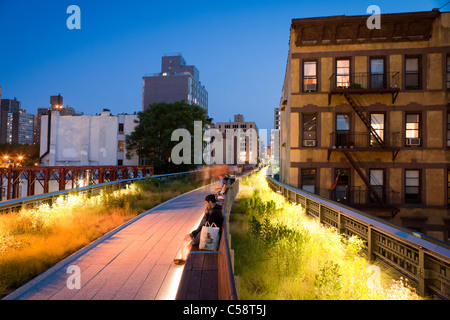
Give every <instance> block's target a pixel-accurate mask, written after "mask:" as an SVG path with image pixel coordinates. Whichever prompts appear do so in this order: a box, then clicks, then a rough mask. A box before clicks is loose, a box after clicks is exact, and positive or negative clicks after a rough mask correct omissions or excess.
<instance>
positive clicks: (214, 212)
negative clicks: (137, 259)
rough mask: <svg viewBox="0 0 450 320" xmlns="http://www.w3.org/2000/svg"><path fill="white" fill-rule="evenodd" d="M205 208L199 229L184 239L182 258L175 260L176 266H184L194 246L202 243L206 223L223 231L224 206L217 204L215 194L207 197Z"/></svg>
mask: <svg viewBox="0 0 450 320" xmlns="http://www.w3.org/2000/svg"><path fill="white" fill-rule="evenodd" d="M205 206H206V207H205V212H204V216H203V219H202V221H201V222H200V224H199V226H198V228H197V229H195V230H194V231H192V232H191V233H190V234H187V235H186V236H185V237H184V239H183V243H182V246H181V258H180V259H175V260H174V261H173V262H174V263H175V264H176V265H184V264H185V263H186V259H187V255H188V253H189V251H190V250H191V248H192V246H194V245H198V244H199V243H200V232H201V231H202V227H203V226H204V225H205V224H206V223H209V224H210V225H211V224H213V223H214V224H215V225H216V226H217V227H218V228H220V229H221V231H222V224H223V214H222V206H220V205H219V204H217V203H216V196H215V195H214V194H209V195H207V196H206V198H205Z"/></svg>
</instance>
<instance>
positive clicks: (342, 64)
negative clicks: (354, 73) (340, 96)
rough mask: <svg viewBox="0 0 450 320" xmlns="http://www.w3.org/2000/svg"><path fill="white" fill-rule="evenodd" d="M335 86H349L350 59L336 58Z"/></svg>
mask: <svg viewBox="0 0 450 320" xmlns="http://www.w3.org/2000/svg"><path fill="white" fill-rule="evenodd" d="M336 86H337V87H338V88H348V87H350V60H349V59H339V60H336Z"/></svg>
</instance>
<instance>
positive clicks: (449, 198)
mask: <svg viewBox="0 0 450 320" xmlns="http://www.w3.org/2000/svg"><path fill="white" fill-rule="evenodd" d="M447 205H448V206H450V170H447Z"/></svg>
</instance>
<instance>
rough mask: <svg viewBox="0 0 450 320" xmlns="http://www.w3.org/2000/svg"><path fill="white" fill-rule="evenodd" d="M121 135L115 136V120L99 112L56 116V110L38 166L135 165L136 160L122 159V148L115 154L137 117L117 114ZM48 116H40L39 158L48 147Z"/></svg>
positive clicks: (107, 113)
mask: <svg viewBox="0 0 450 320" xmlns="http://www.w3.org/2000/svg"><path fill="white" fill-rule="evenodd" d="M121 118H122V119H123V123H124V133H123V134H119V132H118V130H119V117H118V116H111V115H110V114H109V112H105V111H104V112H102V113H101V115H99V116H91V115H82V116H60V115H59V113H58V112H57V111H53V112H52V115H51V139H50V145H49V150H48V153H47V154H46V155H45V156H44V157H43V159H42V163H43V165H47V166H103V165H114V166H116V165H118V159H119V158H121V159H122V160H123V164H124V165H138V164H139V163H138V157H137V156H136V155H135V156H133V158H132V159H131V160H126V158H125V157H124V155H125V154H126V149H125V148H124V150H123V151H122V152H120V151H118V141H119V139H120V140H122V141H124V137H125V135H126V134H129V133H131V132H132V131H133V129H134V127H135V125H136V123H134V120H135V119H137V115H121ZM47 133H48V116H47V115H44V116H42V121H41V144H40V156H41V157H42V156H43V155H44V154H45V153H46V151H47V146H48V143H47V142H48V139H47Z"/></svg>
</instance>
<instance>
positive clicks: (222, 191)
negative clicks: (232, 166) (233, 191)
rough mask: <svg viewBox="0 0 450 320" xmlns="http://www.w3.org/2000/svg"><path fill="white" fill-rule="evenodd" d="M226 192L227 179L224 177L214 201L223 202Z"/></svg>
mask: <svg viewBox="0 0 450 320" xmlns="http://www.w3.org/2000/svg"><path fill="white" fill-rule="evenodd" d="M227 191H228V177H224V178H223V180H222V187H221V189H220V190H219V191H218V192H216V199H217V200H219V201H222V200H225V197H224V195H225V194H226V193H227Z"/></svg>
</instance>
